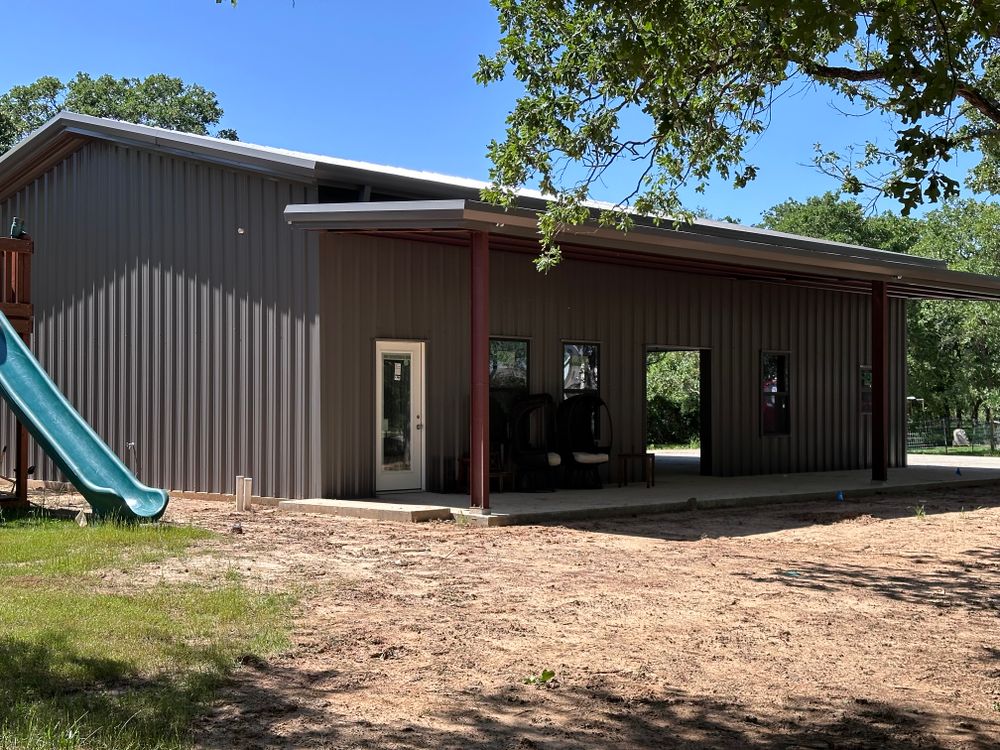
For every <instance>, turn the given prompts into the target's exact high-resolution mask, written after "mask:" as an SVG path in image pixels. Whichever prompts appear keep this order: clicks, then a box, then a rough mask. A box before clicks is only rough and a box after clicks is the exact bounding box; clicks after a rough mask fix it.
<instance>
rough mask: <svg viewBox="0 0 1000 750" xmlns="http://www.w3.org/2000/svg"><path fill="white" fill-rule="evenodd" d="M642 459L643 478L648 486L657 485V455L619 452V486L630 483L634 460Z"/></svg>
mask: <svg viewBox="0 0 1000 750" xmlns="http://www.w3.org/2000/svg"><path fill="white" fill-rule="evenodd" d="M633 460H639V461H642V478H643V479H644V480H646V486H647V487H655V486H656V455H655V454H653V453H619V454H618V486H619V487H621V486H622V484H628V478H629V469H631V468H632V461H633Z"/></svg>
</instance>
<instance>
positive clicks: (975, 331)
mask: <svg viewBox="0 0 1000 750" xmlns="http://www.w3.org/2000/svg"><path fill="white" fill-rule="evenodd" d="M762 224H763V226H765V227H767V228H768V229H774V230H777V231H782V232H793V233H796V234H803V235H807V236H811V237H821V238H823V239H829V240H835V241H838V242H849V243H853V244H858V245H865V246H868V247H875V248H880V249H882V250H892V251H895V252H909V253H913V254H914V255H922V256H924V257H929V258H936V259H938V260H944V261H946V262H947V263H948V266H949V267H950V268H951V269H953V270H958V271H969V272H973V273H985V274H993V275H996V274H998V273H1000V206H996V205H993V204H990V203H983V202H978V201H960V200H949V201H946V202H945V203H944V204H943V205H942V206H941V207H940V208H938V209H936V210H934V211H929V212H928V213H927V215H926V216H925V217H924V218H923V219H919V220H917V219H909V218H904V217H899V216H894V215H892V214H881V215H877V216H869V215H866V214H865V212H864V209H863V208H862V207H861V205H860V204H858V203H857V202H856V201H853V200H839V199H838V198H837V196H835V195H834V194H832V193H827V194H826V195H823V196H821V197H816V198H810V199H809V200H807V201H805V202H799V201H794V200H789V201H785V202H784V203H781V204H779V205H777V206H775V207H774V208H772V209H770V210H769V211H767V212H766V213H765V214H764V218H763V221H762ZM907 347H908V348H907V388H908V395H912V396H916V397H917V398H920V399H923V403H924V410H925V411H924V413H925V414H926V415H927V416H933V417H949V416H956V415H960V414H965V415H969V414H971V415H973V416H975V415H976V414H977V413H979V412H980V410H982V409H984V408H989V409H992V410H993V411H997V410H1000V305H997V304H996V303H990V302H965V301H957V300H947V301H937V300H925V301H920V302H911V303H910V304H909V305H908V307H907Z"/></svg>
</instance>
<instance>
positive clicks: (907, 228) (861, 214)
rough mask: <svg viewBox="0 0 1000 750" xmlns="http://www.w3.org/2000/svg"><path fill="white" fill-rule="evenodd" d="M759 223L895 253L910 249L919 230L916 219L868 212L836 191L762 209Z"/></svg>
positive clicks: (915, 242) (909, 250)
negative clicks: (840, 196)
mask: <svg viewBox="0 0 1000 750" xmlns="http://www.w3.org/2000/svg"><path fill="white" fill-rule="evenodd" d="M761 226H763V227H766V228H767V229H773V230H775V231H777V232H787V233H789V234H801V235H805V236H806V237H819V238H821V239H825V240H832V241H834V242H844V243H847V244H849V245H861V246H862V247H873V248H877V249H879V250H890V251H892V252H895V253H908V252H911V251H912V249H913V247H914V245H916V244H917V242H918V240H919V239H920V232H921V223H920V222H919V221H916V220H914V219H910V218H906V217H900V216H897V215H895V214H891V213H883V214H877V215H868V214H867V213H866V212H865V209H864V207H863V206H862V205H861V204H860V203H858V202H857V201H855V200H842V199H840V198H839V197H838V196H837V194H836V193H825V194H824V195H821V196H816V197H813V198H809V199H808V200H807V201H806V202H805V203H801V202H799V201H796V200H791V199H789V200H787V201H785V202H784V203H779V204H778V205H776V206H772V207H771V208H769V209H768V210H767V211H765V212H764V215H763V217H762V218H761Z"/></svg>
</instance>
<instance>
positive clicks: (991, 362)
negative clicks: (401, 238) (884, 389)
mask: <svg viewBox="0 0 1000 750" xmlns="http://www.w3.org/2000/svg"><path fill="white" fill-rule="evenodd" d="M913 252H914V253H916V254H919V255H923V256H925V257H930V258H937V259H939V260H944V261H946V262H947V263H948V266H949V268H952V269H954V270H958V271H970V272H973V273H985V274H992V275H996V274H998V273H1000V206H996V205H993V204H989V203H982V202H978V201H971V200H966V201H951V202H948V203H946V204H945V205H943V206H942V207H941V208H940V209H937V210H934V211H931V212H929V213H928V214H927V216H926V219H925V221H924V224H923V228H922V231H921V237H920V240H919V242H917V243H916V244H915V245H914V247H913ZM908 332H909V339H910V343H909V349H908V352H907V359H908V375H909V386H910V391H911V392H912V393H913V394H914V395H917V396H920V397H921V398H924V399H925V403H926V406H927V408H928V410H930V412H931V413H932V414H934V415H936V416H942V417H946V418H947V417H951V416H956V417H959V418H961V417H962V416H963V415H967V416H971V417H973V418H978V417H979V416H980V415H981V414H982V412H983V411H984V410H986V412H987V415H988V416H992V414H993V413H994V412H996V411H997V409H998V408H1000V306H998V305H997V304H996V303H990V302H957V301H945V302H938V301H925V302H920V303H915V304H911V305H910V307H909V310H908Z"/></svg>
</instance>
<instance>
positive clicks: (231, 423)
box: [0, 142, 321, 497]
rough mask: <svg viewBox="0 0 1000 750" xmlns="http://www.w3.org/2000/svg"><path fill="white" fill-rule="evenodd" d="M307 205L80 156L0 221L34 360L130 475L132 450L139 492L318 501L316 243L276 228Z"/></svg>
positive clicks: (91, 154)
mask: <svg viewBox="0 0 1000 750" xmlns="http://www.w3.org/2000/svg"><path fill="white" fill-rule="evenodd" d="M314 200H316V189H315V188H314V187H311V186H308V185H305V184H297V183H294V182H287V181H280V180H275V179H271V178H266V177H262V176H258V175H255V174H252V173H248V172H240V171H235V170H230V169H225V168H222V167H218V166H211V165H207V164H204V163H200V162H197V161H193V160H186V159H183V158H178V157H173V156H169V155H164V154H159V153H154V152H149V151H144V150H141V149H136V148H130V147H124V146H120V145H114V144H110V143H106V142H93V143H91V144H88V145H87V146H85V147H84V148H83V149H81V150H80V151H78V152H77V153H75V154H73V155H72V156H71V157H69V158H68V159H66V160H65V161H63V162H61V163H60V164H59V165H57V166H56V167H55V168H53V169H52V170H50V171H49V172H48V173H46V174H45V175H43V176H42V177H40V178H39V179H37V180H36V181H35V182H34V183H32V184H31V185H29V186H27V187H26V188H24V189H23V190H21V191H20V192H19V193H17V194H16V195H14V196H12V197H11V198H9V199H7V200H6V201H4V202H3V203H2V204H0V217H3V219H4V220H5V221H7V222H9V220H10V217H11V216H12V215H15V214H16V215H18V216H23V217H25V218H26V219H27V222H28V228H29V231H30V232H31V234H32V235H33V237H34V238H35V248H36V254H35V257H34V261H33V273H32V281H33V299H34V303H35V334H34V337H33V339H32V348H33V350H34V351H35V353H36V354H37V356H38V357H39V359H40V360H41V362H42V364H43V365H44V366H45V368H46V369H47V370H48V372H49V374H50V375H51V376H52V378H53V379H54V380H55V382H56V384H57V385H58V386H59V387H60V388H61V389H62V390H63V392H64V393H65V394H66V396H67V397H68V398H69V399H70V401H71V402H72V403H73V404H74V406H75V407H76V408H77V409H78V410H79V411H80V412H81V414H82V415H83V416H84V417H85V418H86V419H87V420H88V421H89V422H90V423H91V424H92V425H93V426H94V429H95V430H96V431H97V432H98V434H100V435H101V436H102V437H103V438H104V439H105V440H106V441H107V442H108V444H109V445H110V446H111V448H112V450H114V451H115V452H116V453H118V454H119V455H121V456H122V457H123V458H125V459H126V461H127V462H128V463H129V464H130V465H131V464H132V463H133V462H132V460H131V457H130V456H129V455H128V453H127V451H126V443H127V442H129V441H135V442H136V444H137V453H138V464H139V466H138V469H139V474H140V476H141V479H142V480H143V481H145V482H147V483H149V484H153V485H157V486H162V487H167V488H169V489H174V490H189V491H191V490H194V491H205V492H229V491H231V488H232V480H233V477H234V475H236V474H237V473H245V474H248V475H251V476H253V477H254V482H255V483H254V491H255V493H259V494H264V495H272V496H285V497H304V496H314V495H316V494H318V492H319V490H320V473H321V472H320V460H321V455H320V454H321V446H320V439H321V435H320V424H319V418H318V414H317V407H316V405H317V404H318V403H319V399H320V385H319V384H320V380H319V360H318V354H317V353H318V351H319V287H318V273H317V269H318V257H317V246H318V239H317V238H316V237H315V236H314V235H311V234H307V233H304V232H297V231H293V230H291V229H290V228H289V227H287V226H286V225H285V223H284V222H283V221H282V219H281V214H282V211H283V209H284V207H285V206H286V205H287V204H289V203H299V202H307V201H314ZM238 228H243V230H244V232H243V233H242V234H240V233H239V232H238ZM5 411H6V410H5ZM4 419H5V421H6V424H5V425H4V426H5V432H4V434H5V435H6V436H7V438H6V440H7V444H8V445H10V446H13V437H12V431H11V428H10V424H9V423H10V420H9V415H6V414H5V416H4ZM33 461H34V462H35V463H36V464H37V465H38V467H39V470H38V476H39V477H40V478H43V479H56V478H58V477H57V473H56V470H55V468H54V466H53V465H52V464H51V462H50V461H48V459H46V458H44V457H43V456H41V455H40V454H38V452H37V450H36V454H35V456H34V457H33Z"/></svg>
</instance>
